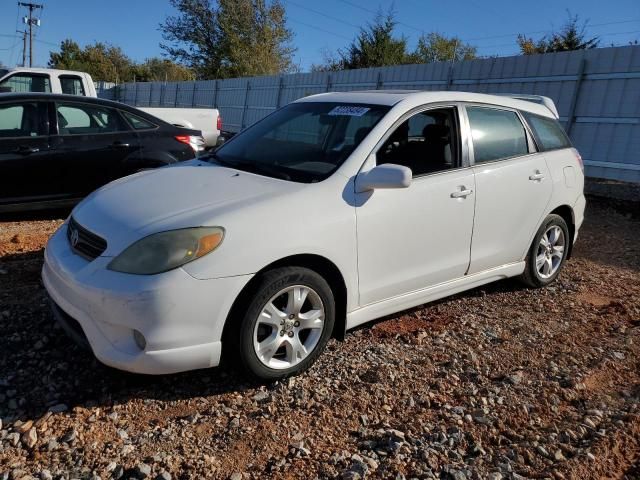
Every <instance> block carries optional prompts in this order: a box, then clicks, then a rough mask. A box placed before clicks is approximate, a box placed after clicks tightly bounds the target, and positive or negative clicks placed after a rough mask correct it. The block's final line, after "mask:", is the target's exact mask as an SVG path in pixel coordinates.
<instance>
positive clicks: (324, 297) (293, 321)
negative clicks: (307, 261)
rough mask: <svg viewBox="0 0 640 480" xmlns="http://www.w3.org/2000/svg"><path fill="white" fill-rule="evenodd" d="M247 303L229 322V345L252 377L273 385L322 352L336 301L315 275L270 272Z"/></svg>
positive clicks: (299, 270) (310, 272) (298, 269)
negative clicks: (234, 325)
mask: <svg viewBox="0 0 640 480" xmlns="http://www.w3.org/2000/svg"><path fill="white" fill-rule="evenodd" d="M305 292H306V294H305ZM302 296H304V297H305V299H304V300H303V301H302V303H300V299H301V297H302ZM245 300H246V301H247V302H248V305H247V308H246V310H245V311H244V312H242V311H240V315H239V316H238V317H240V318H235V319H234V318H232V319H231V321H235V322H237V323H236V328H235V329H234V330H235V331H234V332H233V333H232V335H230V337H229V339H228V341H227V342H228V343H229V342H230V343H231V344H230V345H228V346H229V349H230V350H231V349H235V348H236V346H237V351H236V355H235V357H236V360H237V362H238V363H239V366H240V367H241V368H242V370H243V371H244V372H245V373H246V374H248V375H249V376H250V377H253V378H255V379H258V380H261V381H274V380H278V379H282V378H286V377H289V376H291V375H296V374H299V373H301V372H303V371H305V370H306V369H307V368H309V367H310V366H311V365H312V364H313V363H314V362H315V360H316V359H317V358H318V357H319V356H320V354H321V353H322V351H323V350H324V348H325V347H326V345H327V342H328V341H329V338H330V337H331V333H332V331H333V325H334V322H335V300H334V296H333V292H332V291H331V287H330V286H329V284H328V283H327V281H326V280H325V279H324V278H322V276H320V275H319V274H318V273H316V272H314V271H313V270H309V269H307V268H302V267H284V268H278V269H275V270H271V271H268V272H266V273H264V274H262V275H261V277H260V278H258V280H257V284H255V285H254V288H253V289H252V294H250V295H249V296H248V297H247V298H246V299H245ZM273 307H275V309H274V308H273ZM240 308H242V306H240ZM318 312H320V313H318ZM314 317H317V318H314ZM305 327H308V328H305ZM233 337H235V338H233ZM300 345H302V346H304V347H305V348H304V349H301V348H300Z"/></svg>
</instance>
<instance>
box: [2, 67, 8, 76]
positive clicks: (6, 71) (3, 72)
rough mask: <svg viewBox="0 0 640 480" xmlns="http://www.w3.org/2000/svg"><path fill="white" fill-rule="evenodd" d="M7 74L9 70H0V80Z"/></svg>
mask: <svg viewBox="0 0 640 480" xmlns="http://www.w3.org/2000/svg"><path fill="white" fill-rule="evenodd" d="M8 72H9V70H7V69H6V68H0V78H2V77H4V76H5V75H6V74H7V73H8Z"/></svg>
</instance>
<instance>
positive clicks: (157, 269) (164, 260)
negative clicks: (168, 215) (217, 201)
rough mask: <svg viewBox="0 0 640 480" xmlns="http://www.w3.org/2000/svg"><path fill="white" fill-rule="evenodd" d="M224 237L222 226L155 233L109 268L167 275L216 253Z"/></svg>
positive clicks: (117, 258)
mask: <svg viewBox="0 0 640 480" xmlns="http://www.w3.org/2000/svg"><path fill="white" fill-rule="evenodd" d="M223 238H224V228H222V227H196V228H184V229H181V230H170V231H168V232H160V233H154V234H153V235H149V236H148V237H145V238H143V239H141V240H138V241H137V242H135V243H134V244H133V245H131V246H130V247H128V248H127V249H126V250H125V251H124V252H122V253H121V254H120V255H118V256H117V257H116V258H114V259H113V260H112V261H111V263H110V264H109V265H108V266H107V268H108V269H109V270H114V271H116V272H123V273H134V274H137V275H153V274H155V273H162V272H166V271H168V270H173V269H174V268H178V267H180V266H182V265H184V264H185V263H189V262H191V261H192V260H195V259H196V258H200V257H202V256H204V255H206V254H207V253H210V252H213V251H214V250H215V249H216V248H218V246H219V245H220V244H221V243H222V239H223Z"/></svg>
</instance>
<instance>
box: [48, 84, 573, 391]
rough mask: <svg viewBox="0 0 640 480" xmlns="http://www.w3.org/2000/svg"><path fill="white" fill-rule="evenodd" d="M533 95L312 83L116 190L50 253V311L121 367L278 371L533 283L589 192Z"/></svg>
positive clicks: (59, 237) (98, 197) (109, 189)
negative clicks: (199, 151)
mask: <svg viewBox="0 0 640 480" xmlns="http://www.w3.org/2000/svg"><path fill="white" fill-rule="evenodd" d="M544 100H545V101H543V102H541V103H535V102H530V101H525V100H518V99H513V98H507V97H502V96H489V95H482V94H473V93H463V92H400V91H396V92H394V91H386V92H385V91H376V92H345V93H328V94H322V95H315V96H310V97H306V98H304V99H301V100H298V101H297V102H294V103H292V104H290V105H288V106H286V107H284V108H282V109H280V110H278V111H276V112H275V113H273V114H271V115H270V116H268V117H267V118H265V119H263V120H262V121H260V122H258V123H256V124H255V125H253V126H252V127H250V128H248V129H247V130H245V131H244V132H242V133H241V134H239V135H237V136H236V137H235V138H233V139H232V140H231V141H229V142H228V143H226V144H225V145H223V146H222V147H221V148H219V149H218V150H217V152H215V153H213V154H211V155H210V156H209V157H207V158H203V159H198V160H193V161H190V162H186V163H182V164H179V165H177V166H173V167H167V168H162V169H158V170H153V171H148V172H141V173H138V174H135V175H132V176H129V177H126V178H123V179H120V180H117V181H115V182H112V183H110V184H108V185H107V186H105V187H103V188H101V189H100V190H98V191H96V192H94V193H93V194H91V195H90V196H89V197H87V198H86V199H85V200H84V201H83V202H82V203H80V204H79V205H78V206H77V207H76V208H75V209H74V211H73V212H72V214H71V216H70V217H69V219H68V220H67V221H66V222H65V223H64V225H63V226H62V227H61V228H60V229H59V230H58V231H57V232H56V234H55V235H54V236H53V237H52V238H51V239H50V241H49V243H48V245H47V248H46V253H45V264H44V268H43V279H44V285H45V287H46V289H47V291H48V292H49V294H50V296H51V299H52V303H53V306H54V307H53V308H54V312H55V313H56V317H57V318H58V320H59V321H60V322H61V323H62V325H63V326H64V327H65V328H66V330H67V331H68V332H69V333H71V335H73V336H74V337H75V338H76V339H78V340H79V341H81V342H85V343H88V345H89V346H90V347H91V349H92V350H93V353H94V354H95V355H96V357H97V358H98V359H99V360H100V361H102V362H104V363H105V364H107V365H111V366H113V367H116V368H120V369H123V370H128V371H132V372H141V373H149V374H164V373H171V372H178V371H184V370H191V369H196V368H206V367H212V366H216V365H218V364H219V363H220V361H221V358H223V357H224V358H228V359H229V360H230V361H231V362H232V364H233V363H235V364H237V365H241V366H242V367H243V369H244V370H245V371H246V372H248V373H249V374H250V375H253V376H255V377H258V378H260V379H263V380H271V379H276V378H282V377H285V376H287V375H291V374H294V373H297V372H300V371H302V370H304V369H305V368H307V367H309V366H310V365H311V364H312V363H313V362H314V361H315V360H316V358H317V357H318V356H319V355H320V353H321V352H322V350H323V349H324V347H325V345H326V344H327V342H328V340H329V338H330V337H331V336H332V335H335V336H338V337H340V336H342V335H343V334H344V332H345V331H346V330H349V329H351V328H354V327H356V326H357V325H360V324H362V323H364V322H368V321H370V320H373V319H376V318H379V317H381V316H384V315H388V314H391V313H394V312H398V311H401V310H403V309H407V308H410V307H413V306H416V305H420V304H423V303H425V302H429V301H432V300H435V299H438V298H441V297H444V296H447V295H451V294H454V293H457V292H461V291H463V290H468V289H470V288H474V287H477V286H479V285H482V284H485V283H488V282H492V281H495V280H499V279H503V278H507V277H515V276H520V277H521V278H522V279H523V280H524V281H525V283H527V284H528V285H530V286H532V287H542V286H545V285H547V284H549V283H550V282H552V281H553V280H554V279H555V278H556V277H557V276H558V273H559V272H560V270H561V268H562V266H563V264H564V262H565V260H566V259H567V258H568V256H569V255H570V253H571V249H572V246H573V243H574V242H575V240H576V237H577V235H578V229H579V228H580V225H581V224H582V220H583V213H584V207H585V198H584V196H583V182H584V176H583V171H582V161H581V158H580V156H579V154H578V152H577V151H576V150H575V149H574V148H572V146H571V144H570V142H569V140H568V138H567V136H566V135H565V133H564V132H563V130H562V128H561V127H560V126H559V124H558V121H557V119H556V117H555V115H554V114H553V113H552V111H551V109H550V108H548V107H547V106H545V105H546V104H548V103H549V101H548V99H544Z"/></svg>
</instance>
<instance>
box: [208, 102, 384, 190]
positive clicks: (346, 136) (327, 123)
mask: <svg viewBox="0 0 640 480" xmlns="http://www.w3.org/2000/svg"><path fill="white" fill-rule="evenodd" d="M388 111H389V107H388V106H384V105H365V104H346V103H333V102H332V103H328V102H327V103H325V102H322V103H321V102H301V103H292V104H290V105H287V106H286V107H284V108H282V109H280V110H278V111H276V112H275V113H273V114H271V115H269V116H268V117H266V118H265V119H263V120H262V121H260V122H258V123H256V124H255V125H253V126H252V127H251V128H249V129H247V130H245V131H244V132H242V133H241V134H239V135H237V136H235V137H234V138H233V139H232V140H230V141H229V142H228V143H225V144H224V145H223V146H222V147H220V148H219V149H218V150H217V151H216V152H215V154H213V155H212V158H213V159H214V161H217V162H218V163H220V164H222V165H227V166H230V167H234V168H238V169H240V170H247V171H252V172H254V173H259V174H262V175H268V176H272V177H277V178H283V179H285V180H291V181H295V182H306V183H311V182H319V181H321V180H324V179H325V178H327V177H329V176H330V175H331V174H332V173H333V172H334V171H335V170H336V169H337V168H338V167H339V166H340V165H342V163H343V162H344V161H345V160H346V159H347V157H348V156H349V155H350V154H351V152H353V151H354V150H355V148H356V147H357V146H358V145H359V144H360V142H361V141H362V140H363V139H364V137H366V136H367V134H368V133H369V132H370V131H371V129H372V128H373V127H374V126H375V125H376V124H377V123H378V122H379V121H380V119H381V118H382V117H383V116H384V115H385V114H386V113H387V112H388Z"/></svg>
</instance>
